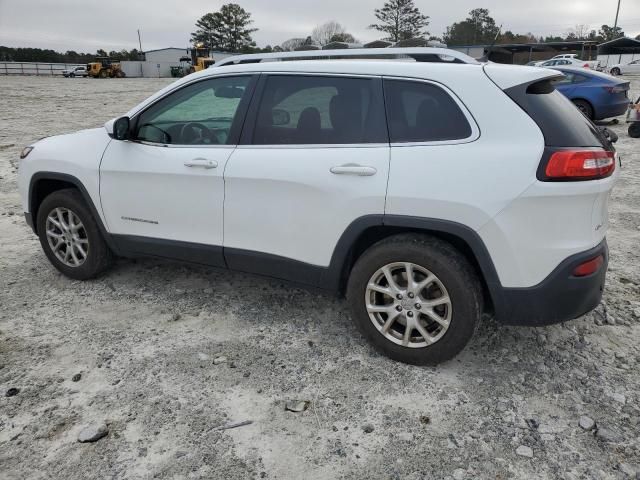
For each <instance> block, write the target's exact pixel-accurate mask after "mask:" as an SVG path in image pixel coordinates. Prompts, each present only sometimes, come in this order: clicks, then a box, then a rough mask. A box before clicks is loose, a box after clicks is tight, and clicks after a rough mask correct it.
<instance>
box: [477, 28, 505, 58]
mask: <svg viewBox="0 0 640 480" xmlns="http://www.w3.org/2000/svg"><path fill="white" fill-rule="evenodd" d="M501 31H502V24H500V26H499V27H498V31H497V32H496V36H495V38H494V39H493V42H491V45H489V48H487V53H485V54H484V55H483V56H481V57H480V58H478V61H479V62H482V63H486V62H488V61H489V56H490V55H491V49H492V48H493V46H494V45H495V44H496V42H497V41H498V37H499V36H500V32H501Z"/></svg>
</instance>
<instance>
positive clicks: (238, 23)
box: [191, 3, 257, 52]
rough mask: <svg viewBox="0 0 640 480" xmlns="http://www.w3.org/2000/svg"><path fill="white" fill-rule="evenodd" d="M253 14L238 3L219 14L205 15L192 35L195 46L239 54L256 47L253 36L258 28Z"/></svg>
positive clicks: (232, 4)
mask: <svg viewBox="0 0 640 480" xmlns="http://www.w3.org/2000/svg"><path fill="white" fill-rule="evenodd" d="M252 23H253V20H251V14H250V13H249V12H247V11H246V10H245V9H244V8H242V7H241V6H240V5H238V4H236V3H228V4H226V5H223V6H222V8H220V11H219V12H212V13H207V14H206V15H203V16H202V17H201V18H200V19H199V20H198V21H197V22H196V28H197V30H196V31H195V32H194V33H192V34H191V42H192V43H193V44H202V46H203V47H205V48H208V49H211V50H218V51H221V52H239V51H242V50H246V49H247V48H249V47H252V46H253V45H255V44H254V43H253V40H252V39H251V34H252V33H253V32H255V31H256V30H257V28H248V27H249V25H251V24H252Z"/></svg>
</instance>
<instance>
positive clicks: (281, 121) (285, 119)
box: [271, 109, 291, 127]
mask: <svg viewBox="0 0 640 480" xmlns="http://www.w3.org/2000/svg"><path fill="white" fill-rule="evenodd" d="M289 122H291V115H289V112H287V111H286V110H279V109H275V110H272V111H271V125H274V126H276V127H279V126H282V125H289Z"/></svg>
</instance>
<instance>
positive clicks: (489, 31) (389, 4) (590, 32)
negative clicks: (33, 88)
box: [0, 0, 640, 63]
mask: <svg viewBox="0 0 640 480" xmlns="http://www.w3.org/2000/svg"><path fill="white" fill-rule="evenodd" d="M373 13H374V15H375V17H376V20H377V22H376V23H374V24H371V25H369V27H368V28H370V29H372V30H376V31H378V32H380V33H381V34H383V40H387V41H389V42H394V43H395V42H401V41H406V40H409V39H416V38H421V39H425V40H436V41H440V42H443V43H446V44H447V45H449V46H459V45H475V44H492V43H495V44H497V45H500V44H505V43H542V42H562V41H579V40H591V41H595V42H606V41H609V40H613V39H615V38H618V37H622V36H624V32H623V31H622V29H621V28H620V27H615V28H614V27H611V26H609V25H602V26H601V27H600V28H599V29H598V30H595V29H591V28H589V26H587V25H576V26H575V27H573V28H570V29H568V30H567V32H566V34H564V35H557V36H537V35H534V34H533V33H532V32H526V33H514V32H512V31H511V30H506V31H503V29H502V28H501V26H499V25H498V24H497V22H496V21H495V19H494V18H493V17H491V15H490V12H489V10H488V9H486V8H474V9H473V10H471V11H470V12H469V14H468V16H467V17H466V18H465V19H462V20H460V21H458V22H454V23H453V24H451V25H450V26H448V27H447V28H446V30H445V31H444V32H443V34H442V35H441V36H435V35H431V34H430V33H429V31H428V30H427V28H428V26H429V23H430V22H429V18H430V17H429V16H428V15H425V14H423V13H422V12H421V11H420V10H419V9H418V7H416V5H415V3H414V0H387V1H386V2H385V3H384V5H383V6H382V7H381V8H376V9H374V12H373ZM195 27H196V29H195V32H193V33H192V34H191V43H193V44H194V45H197V46H201V47H204V48H208V49H210V50H214V51H220V52H239V53H259V52H272V51H292V50H306V49H314V48H319V47H323V46H325V45H327V44H330V43H333V42H346V43H358V40H357V39H356V38H355V37H354V36H353V35H352V34H351V33H349V32H348V31H347V29H346V28H345V27H344V26H343V25H342V24H340V23H338V22H337V21H330V22H326V23H323V24H321V25H318V26H317V27H316V28H314V29H313V30H312V31H311V32H309V35H308V36H306V37H304V38H302V37H301V38H290V39H289V40H286V41H285V42H283V43H282V44H280V45H276V46H273V47H272V46H271V45H267V46H265V47H263V48H261V47H258V46H257V45H256V42H255V41H254V40H253V38H252V36H251V34H252V33H254V32H256V31H257V30H258V29H257V28H253V19H252V18H251V13H249V12H247V11H246V10H245V9H244V8H242V7H241V6H240V5H238V4H236V3H229V4H226V5H223V6H222V7H221V8H220V10H219V11H217V12H210V13H207V14H205V15H203V16H202V17H200V18H199V19H198V20H197V21H196V24H195ZM636 38H637V39H639V40H640V35H638V37H636ZM96 56H110V57H112V58H113V59H115V60H140V59H141V58H142V54H141V52H139V51H138V50H136V49H133V50H121V51H119V52H116V51H111V52H106V51H105V50H98V51H97V52H96V53H95V54H93V53H78V52H75V51H73V50H69V51H66V52H64V53H60V52H55V51H53V50H48V49H46V50H43V49H40V48H11V47H2V46H0V61H16V62H51V63H88V62H90V61H92V60H93V59H94V58H95V57H96Z"/></svg>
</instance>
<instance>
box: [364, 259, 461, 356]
mask: <svg viewBox="0 0 640 480" xmlns="http://www.w3.org/2000/svg"><path fill="white" fill-rule="evenodd" d="M365 305H366V309H367V313H368V314H369V319H370V320H371V322H372V323H373V325H374V326H375V327H376V329H377V330H378V332H380V333H381V334H382V335H383V336H384V337H385V338H386V339H387V340H389V341H391V342H393V343H395V344H397V345H401V346H403V347H409V348H423V347H428V346H429V345H432V344H434V343H435V342H437V341H438V340H440V339H441V338H442V337H443V336H444V334H445V333H446V331H447V330H448V329H449V325H450V323H451V314H452V302H451V298H450V297H449V293H448V292H447V289H446V287H445V286H444V284H443V283H442V281H441V280H440V279H439V278H438V277H437V276H436V275H434V274H433V273H432V272H431V271H429V270H428V269H426V268H424V267H422V266H420V265H417V264H415V263H411V262H395V263H389V264H387V265H385V266H383V267H382V268H380V269H379V270H377V271H376V272H375V273H374V274H373V275H372V276H371V278H370V279H369V282H368V283H367V288H366V291H365Z"/></svg>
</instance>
